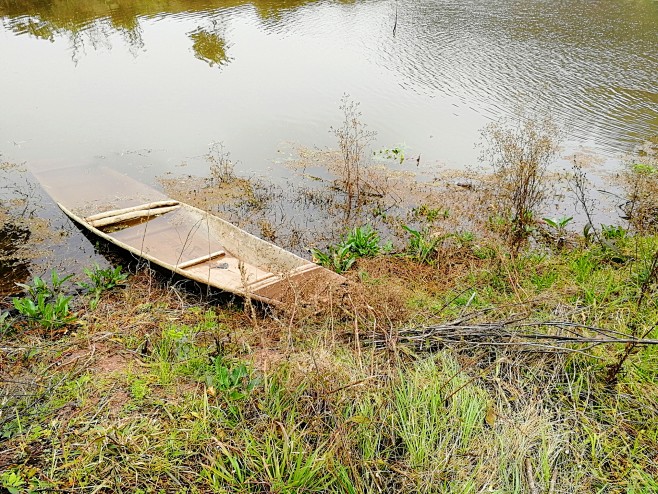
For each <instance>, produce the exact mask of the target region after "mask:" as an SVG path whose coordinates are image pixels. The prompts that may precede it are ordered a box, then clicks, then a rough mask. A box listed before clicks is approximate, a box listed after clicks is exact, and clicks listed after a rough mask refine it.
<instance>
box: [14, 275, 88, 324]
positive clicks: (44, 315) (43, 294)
mask: <svg viewBox="0 0 658 494" xmlns="http://www.w3.org/2000/svg"><path fill="white" fill-rule="evenodd" d="M71 276H72V275H68V276H64V277H60V276H59V275H58V274H57V272H56V271H55V270H54V269H53V270H52V272H51V273H50V281H51V283H50V286H48V284H47V283H46V282H45V281H44V280H43V279H42V278H41V277H39V276H37V277H35V278H34V280H33V281H32V283H30V284H25V283H17V285H18V286H20V287H21V288H23V290H24V291H25V296H24V297H16V298H14V299H13V301H12V303H13V304H14V307H15V308H16V310H17V311H18V313H19V314H20V315H21V316H23V317H25V318H26V319H27V320H28V321H29V322H31V323H34V324H38V325H40V326H43V327H45V328H46V329H50V330H52V329H55V328H59V327H62V326H65V325H67V324H70V323H72V322H74V321H75V319H76V318H75V315H74V314H71V310H70V307H69V303H70V302H71V298H72V297H70V296H65V295H64V294H63V293H62V290H63V286H64V283H65V282H66V281H67V280H69V279H70V278H71ZM5 320H6V317H4V318H3V320H2V321H3V322H5Z"/></svg>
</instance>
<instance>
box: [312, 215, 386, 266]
mask: <svg viewBox="0 0 658 494" xmlns="http://www.w3.org/2000/svg"><path fill="white" fill-rule="evenodd" d="M391 249H392V246H391V244H390V242H389V243H387V244H385V245H382V244H381V238H380V236H379V233H378V232H377V231H376V230H374V229H373V228H372V227H370V226H369V225H366V226H363V227H357V228H354V229H353V230H352V231H351V232H350V233H348V234H347V236H346V237H345V238H343V240H341V242H340V243H338V244H337V245H329V246H328V247H327V252H322V251H321V250H318V249H312V250H311V253H312V255H313V260H314V261H315V262H317V263H318V264H320V265H321V266H324V267H325V268H329V269H332V270H334V271H336V272H337V273H344V272H345V271H347V270H348V269H350V268H351V267H352V265H353V264H354V263H355V262H356V260H357V259H358V258H359V257H375V256H377V255H379V254H382V253H384V252H389V251H390V250H391Z"/></svg>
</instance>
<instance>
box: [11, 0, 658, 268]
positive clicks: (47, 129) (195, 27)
mask: <svg viewBox="0 0 658 494" xmlns="http://www.w3.org/2000/svg"><path fill="white" fill-rule="evenodd" d="M656 74H658V2H656V1H653V0H634V1H629V0H626V1H619V0H609V1H590V0H513V1H505V2H502V1H493V0H466V1H460V2H453V1H448V0H342V1H322V0H318V1H304V0H251V1H247V0H224V1H220V0H190V1H183V0H165V1H157V2H155V1H152V0H114V1H112V2H106V1H102V2H101V1H97V0H91V1H90V0H85V1H83V0H70V1H66V2H64V1H61V0H27V1H24V0H21V1H19V0H0V154H1V155H2V160H6V161H11V162H15V163H24V164H25V165H26V167H27V168H56V167H64V166H68V165H71V164H73V165H76V166H95V165H104V166H110V167H112V168H113V169H116V170H118V171H123V172H126V173H128V174H130V175H131V176H133V177H135V178H138V179H141V180H143V181H145V182H147V183H151V184H153V183H155V177H157V176H162V175H165V174H170V175H169V176H179V175H182V174H204V173H206V172H207V169H208V163H207V161H206V160H205V159H204V157H203V155H204V154H205V153H206V152H207V151H208V148H209V145H210V144H211V143H213V142H219V141H221V142H223V143H224V145H225V147H226V149H228V150H230V152H231V154H232V156H233V158H235V159H236V160H237V161H238V163H237V165H236V172H238V173H239V174H245V175H249V176H259V177H268V178H274V179H281V180H285V179H287V177H289V175H290V172H289V170H288V168H287V167H286V166H284V165H285V164H286V162H287V161H288V160H290V159H291V157H292V155H293V154H294V146H293V145H291V143H294V144H295V145H297V144H300V145H303V146H307V147H313V146H318V147H321V148H323V147H328V146H334V145H335V139H334V137H333V136H332V135H331V133H330V132H329V128H330V127H331V126H337V125H340V122H341V118H342V116H341V112H340V110H339V108H338V105H339V102H340V98H341V96H342V95H343V94H344V93H348V94H350V95H351V97H352V98H353V99H354V100H355V101H359V102H360V103H361V107H360V109H361V111H362V114H363V116H362V118H363V121H364V122H366V123H367V124H368V125H369V128H370V129H372V130H375V131H377V132H378V135H377V138H376V140H375V142H374V143H373V149H381V148H392V147H400V148H402V149H404V152H405V154H406V156H407V157H408V159H407V160H406V161H405V163H403V164H402V165H398V168H399V169H400V170H410V171H414V172H423V173H428V174H431V173H433V172H434V171H436V170H440V169H444V168H462V167H465V166H467V165H470V164H473V163H475V162H477V157H478V150H477V149H476V148H475V147H474V144H475V143H476V142H478V140H479V131H480V129H482V127H483V126H485V125H486V124H487V123H488V122H490V121H492V120H497V119H499V118H502V117H505V116H509V115H511V114H513V112H514V111H515V110H516V109H517V108H518V107H519V106H521V107H524V108H525V109H526V110H527V111H529V112H530V113H532V112H536V113H538V114H544V113H545V112H550V113H551V114H553V115H554V117H555V118H556V119H557V120H559V121H560V122H561V124H562V125H563V126H564V128H565V129H566V136H565V141H564V151H563V153H564V154H565V155H567V154H570V153H573V152H576V151H582V150H585V151H587V152H590V153H592V154H596V155H599V156H601V157H602V159H603V164H602V165H601V167H602V168H604V169H605V170H612V171H614V170H615V169H616V168H618V167H619V163H620V157H621V156H622V155H624V154H625V153H628V152H629V151H630V150H632V149H633V147H634V146H635V145H636V144H637V143H639V142H641V141H643V140H645V139H647V138H649V137H651V136H653V135H656V134H658V77H656ZM419 157H420V158H421V159H420V163H419V164H417V162H416V158H419ZM37 202H39V207H40V211H41V213H39V214H41V215H42V217H44V218H47V219H48V221H50V222H51V223H52V224H53V227H54V228H55V229H56V230H57V231H60V230H62V229H63V231H64V233H61V232H60V237H62V238H63V241H62V242H59V243H57V245H58V247H54V248H52V249H48V250H49V251H50V252H51V255H50V258H52V257H53V255H52V252H58V254H57V256H55V257H57V259H59V260H57V261H55V260H51V261H48V262H50V264H52V265H64V266H68V264H69V261H70V264H71V265H73V264H75V263H74V261H72V260H71V259H74V258H75V259H78V258H80V257H81V258H82V259H83V261H81V262H84V263H87V264H89V263H90V262H93V260H94V256H93V254H90V252H93V246H91V245H90V244H89V243H88V242H87V241H86V240H84V239H83V238H82V237H81V236H80V235H79V234H77V233H76V231H75V229H72V228H70V227H69V226H67V225H66V222H65V220H63V219H61V217H60V216H59V213H58V212H57V211H56V210H54V209H53V208H52V203H50V202H49V201H48V199H47V198H43V200H41V199H39V200H38V201H37ZM2 235H3V239H2V241H0V245H2V246H3V247H2V248H3V250H11V249H12V248H13V246H12V245H9V246H5V244H7V243H9V244H12V242H13V243H14V244H15V243H20V242H22V241H23V240H21V239H23V238H24V236H25V235H24V232H21V231H20V230H16V229H14V230H12V231H9V230H7V231H5V230H3V231H2ZM12 239H14V240H12ZM82 242H87V243H86V244H85V247H83V248H80V246H79V245H77V244H76V243H78V244H80V243H82ZM62 252H64V253H65V254H62ZM67 252H68V253H69V254H70V255H69V254H66V253H67ZM72 253H75V255H74V254H72ZM32 257H33V258H41V259H46V258H49V256H45V257H43V256H41V257H40V256H32ZM50 264H48V263H47V262H45V261H43V260H42V261H39V263H37V264H36V265H34V264H29V263H27V264H25V265H21V266H19V267H17V268H16V272H20V273H22V275H21V276H22V277H25V276H27V275H26V273H27V272H31V273H32V274H41V273H42V272H43V271H44V270H46V269H48V268H49V266H50ZM7 272H9V271H3V273H7ZM7 276H10V275H6V274H5V275H3V277H7Z"/></svg>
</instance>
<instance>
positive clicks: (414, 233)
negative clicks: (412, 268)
mask: <svg viewBox="0 0 658 494" xmlns="http://www.w3.org/2000/svg"><path fill="white" fill-rule="evenodd" d="M402 228H404V229H405V230H406V231H407V232H409V233H410V234H411V237H409V244H408V245H407V249H406V253H407V255H408V256H409V257H411V258H412V259H414V260H415V261H418V262H420V263H423V264H431V263H433V262H434V260H435V259H436V256H437V254H438V246H439V244H440V243H441V242H442V241H443V240H444V239H445V238H444V237H432V236H431V235H430V233H429V231H428V230H427V229H425V230H423V231H418V230H414V229H413V228H411V227H409V226H406V225H405V226H403V227H402Z"/></svg>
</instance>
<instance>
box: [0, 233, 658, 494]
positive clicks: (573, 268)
mask: <svg viewBox="0 0 658 494" xmlns="http://www.w3.org/2000/svg"><path fill="white" fill-rule="evenodd" d="M656 248H658V240H657V239H656V238H654V237H653V236H650V235H636V236H630V235H628V236H623V237H619V238H617V239H615V240H614V249H613V248H611V247H610V246H609V245H608V246H606V245H605V244H604V245H603V246H602V245H600V244H591V245H585V244H584V243H580V244H578V245H573V246H572V247H571V248H567V249H560V250H558V249H548V248H544V249H537V248H533V249H531V248H527V249H523V250H522V251H521V252H519V253H517V254H516V255H512V254H511V253H510V251H508V250H507V249H506V248H503V247H500V245H499V244H498V245H497V244H491V245H487V244H485V243H481V242H477V241H472V242H467V243H464V244H460V245H457V246H453V247H451V248H450V250H445V251H444V252H443V255H442V256H441V259H442V261H441V262H440V263H439V262H438V261H437V262H433V263H431V264H427V263H421V262H419V261H418V259H417V258H415V257H414V256H413V255H410V254H408V253H407V254H400V255H391V254H383V255H379V256H376V257H373V258H359V259H357V260H356V262H355V264H354V265H353V266H352V268H351V269H350V270H349V271H348V272H347V276H348V277H349V278H350V279H351V280H352V281H354V284H353V285H352V286H351V288H349V289H348V291H347V292H346V293H343V294H342V295H341V297H342V298H340V300H334V301H333V302H330V301H328V302H327V306H326V307H320V308H318V307H304V306H302V305H300V306H298V307H288V308H285V309H279V310H272V309H267V308H260V309H259V310H258V311H257V312H256V314H255V315H254V314H253V313H252V312H250V311H246V310H244V308H243V307H242V306H240V305H230V306H226V305H215V304H210V303H204V302H200V301H199V300H198V298H192V297H190V296H189V295H187V294H185V293H184V292H180V291H178V290H176V289H175V288H174V287H172V286H169V285H168V284H167V280H165V279H162V278H161V277H158V276H154V275H152V274H150V273H149V272H148V271H143V270H142V271H139V272H137V273H136V274H133V275H131V276H130V278H129V279H128V280H127V286H125V287H122V288H121V287H116V288H113V289H110V290H104V291H99V292H98V293H94V292H92V293H91V294H78V295H76V296H75V298H73V299H72V300H71V301H70V306H71V311H72V312H71V314H72V316H71V317H72V319H71V321H70V322H67V323H63V324H61V325H60V324H57V325H50V326H49V327H47V328H45V327H43V325H42V324H40V323H39V322H36V321H34V320H29V319H26V318H22V317H20V315H12V316H10V317H9V318H8V319H7V320H6V321H5V327H4V329H3V344H2V348H1V353H0V359H1V360H0V363H1V365H2V367H1V368H2V374H1V376H0V379H2V383H3V386H2V396H1V397H0V400H2V401H1V402H0V403H1V405H2V415H1V416H0V438H1V439H0V441H1V442H2V448H0V449H1V451H2V452H0V470H1V471H2V473H1V474H0V475H1V476H0V482H1V484H0V485H2V486H4V487H5V489H7V490H8V491H9V492H29V491H35V492H39V491H48V490H57V491H71V492H126V491H134V492H291V493H292V492H382V491H386V492H483V491H486V492H501V493H503V492H504V493H507V492H528V493H540V492H542V493H547V492H552V493H558V492H656V491H658V483H656V480H655V479H656V476H657V475H658V471H657V469H658V458H657V457H656V451H657V450H658V448H657V446H658V444H657V441H658V437H657V436H658V427H657V425H658V407H657V406H656V403H658V387H657V386H656V372H658V371H657V369H658V365H657V364H658V354H657V353H656V347H655V346H643V345H635V346H632V345H628V344H627V345H623V344H606V345H592V344H571V345H562V346H558V345H550V344H542V345H535V344H529V343H528V340H527V339H524V338H523V335H524V334H525V333H524V329H523V328H522V327H519V326H518V324H517V323H518V322H519V321H525V322H528V321H532V322H537V321H541V322H547V321H561V322H563V323H566V322H570V323H573V324H575V326H573V327H567V326H545V327H543V328H542V329H541V331H542V332H543V333H545V334H553V335H558V336H559V335H569V334H571V333H569V331H572V332H573V333H575V334H578V335H579V336H581V337H587V336H596V335H598V336H600V334H599V333H597V332H596V331H595V329H593V328H590V329H588V327H596V328H602V329H605V330H606V331H607V332H608V333H607V334H624V335H628V336H637V337H640V336H641V337H644V338H656V337H658V331H656V330H655V324H656V321H658V305H657V304H656V302H655V301H654V297H653V289H654V288H655V287H654V284H655V282H656V280H655V279H654V278H650V277H649V276H650V270H651V267H652V263H653V259H654V257H653V256H654V252H655V250H656ZM48 284H49V285H50V284H51V283H48ZM26 296H27V295H26ZM96 298H97V302H96V303H91V302H92V301H93V300H95V299H96ZM92 307H93V308H92ZM456 320H461V321H463V322H461V323H460V322H457V323H455V324H456V326H455V327H461V328H468V327H470V328H472V330H473V331H482V327H483V326H482V324H484V323H491V322H492V321H498V322H506V323H510V324H512V323H511V321H516V323H514V324H515V325H513V331H514V332H515V334H516V335H517V336H516V337H513V338H508V339H506V340H504V341H497V343H496V340H495V339H490V343H492V344H485V343H486V342H485V341H482V340H480V341H478V339H477V338H468V336H466V337H464V338H463V339H462V341H461V342H454V341H453V342H451V343H445V342H444V341H442V339H441V338H438V337H437V338H432V337H431V335H430V334H429V333H428V332H427V330H428V328H430V327H433V325H434V327H436V325H440V324H445V323H446V322H448V321H456ZM510 327H511V326H510ZM403 329H404V330H405V331H406V332H405V331H403ZM614 332H618V333H614ZM474 334H475V333H474ZM494 343H496V344H494Z"/></svg>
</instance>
